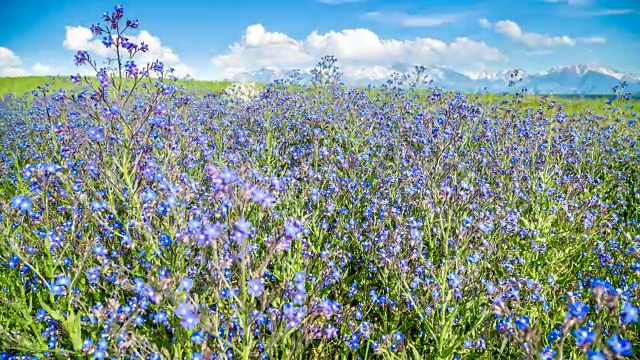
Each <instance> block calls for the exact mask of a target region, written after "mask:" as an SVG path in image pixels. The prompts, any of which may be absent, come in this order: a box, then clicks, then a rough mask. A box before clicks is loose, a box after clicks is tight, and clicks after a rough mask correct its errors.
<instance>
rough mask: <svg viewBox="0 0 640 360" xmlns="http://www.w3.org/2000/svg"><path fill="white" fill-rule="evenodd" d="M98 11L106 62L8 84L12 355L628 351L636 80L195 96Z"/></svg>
mask: <svg viewBox="0 0 640 360" xmlns="http://www.w3.org/2000/svg"><path fill="white" fill-rule="evenodd" d="M103 22H104V25H100V24H95V25H93V26H92V27H91V30H92V32H93V34H94V35H96V36H103V37H104V38H103V44H104V46H106V47H107V48H109V49H111V50H113V51H114V52H115V53H116V54H119V55H118V56H119V57H118V58H117V59H116V60H118V61H116V62H112V63H111V64H115V65H113V66H112V67H105V68H97V66H96V60H95V59H93V58H92V56H91V55H90V54H89V53H87V52H84V51H80V52H78V54H77V55H76V56H75V62H76V64H77V65H83V66H89V67H91V68H92V69H93V70H94V71H95V74H96V78H95V81H94V79H93V78H89V77H81V76H80V75H75V76H72V77H71V80H72V82H73V84H74V86H76V88H75V89H74V90H73V91H67V92H65V91H58V90H55V89H52V88H51V87H48V86H47V87H43V88H40V89H38V90H34V92H33V93H32V96H29V98H20V97H13V98H11V99H9V100H7V101H4V102H2V103H1V104H0V117H2V118H1V121H0V143H1V144H2V146H1V147H0V190H1V191H0V193H1V194H2V196H1V197H0V233H1V234H2V236H3V241H2V242H0V266H1V267H2V269H3V276H2V277H0V288H1V289H2V291H3V295H4V297H3V299H2V300H0V301H1V302H2V306H0V320H1V321H0V324H2V325H0V349H2V352H0V359H17V358H20V356H25V357H26V356H32V357H34V358H35V357H38V358H42V357H67V356H68V357H73V356H76V357H83V358H93V359H106V358H128V359H234V358H243V359H248V358H260V359H268V358H289V357H295V358H354V359H366V358H409V357H410V358H472V357H478V358H519V357H526V358H540V357H542V358H545V359H555V358H567V357H569V358H577V357H587V358H589V359H604V358H613V359H616V358H624V357H633V356H638V351H637V349H635V348H634V344H636V343H637V342H638V334H640V325H639V324H638V306H639V305H638V296H640V293H639V291H640V282H639V280H640V255H639V254H640V252H639V250H640V235H638V233H639V231H640V227H639V225H640V224H638V219H639V218H640V210H639V209H640V198H639V197H638V194H639V193H640V188H639V186H640V170H639V169H640V167H639V166H638V159H640V153H639V151H640V148H638V146H637V134H638V125H637V124H638V122H637V121H636V120H637V117H638V114H637V112H636V110H635V109H634V108H633V106H632V105H631V104H630V105H629V107H626V106H620V105H619V104H620V103H621V102H624V101H626V99H624V98H622V97H618V98H616V100H615V101H616V107H617V108H618V109H624V110H618V111H615V112H612V111H606V110H604V111H602V112H599V113H594V112H588V111H584V112H582V113H569V112H566V111H565V110H564V109H563V108H562V107H561V106H560V105H559V104H557V103H552V102H548V101H547V100H545V99H540V103H537V102H536V103H533V104H531V103H529V105H526V99H525V97H523V95H522V94H521V93H518V94H514V95H512V96H513V97H510V98H509V99H508V100H504V101H499V102H495V100H494V98H491V97H488V98H487V99H484V100H483V98H480V99H476V100H471V99H470V98H468V97H465V96H463V95H461V94H451V93H445V92H442V91H440V90H439V89H437V88H429V89H423V90H419V91H418V90H416V88H415V86H418V83H421V81H422V80H420V79H421V71H424V69H420V68H418V69H417V70H416V71H417V75H416V77H417V78H418V79H419V80H420V81H418V80H416V82H410V80H408V78H406V77H400V76H397V77H394V79H391V80H390V81H389V83H388V84H386V85H384V86H381V87H379V88H375V89H366V90H365V89H355V88H346V87H344V86H342V84H341V83H340V75H341V73H340V70H339V68H338V67H337V66H336V64H337V62H336V59H335V58H333V57H331V56H327V57H324V58H322V59H321V61H320V63H319V64H318V67H317V69H316V71H314V73H313V74H314V78H313V81H312V82H311V84H303V83H299V82H298V80H299V79H298V78H292V79H289V80H287V81H275V82H273V83H270V84H267V85H266V86H265V87H264V88H258V87H256V89H254V90H256V94H251V95H250V96H249V95H248V96H246V97H245V98H243V99H238V97H237V96H234V95H233V94H232V93H227V94H223V95H220V94H213V93H204V94H203V93H202V92H199V91H193V90H187V89H185V88H184V87H181V86H179V83H177V82H175V81H174V80H173V79H172V78H171V77H167V74H168V73H170V72H171V71H170V70H168V69H165V67H164V64H162V63H161V62H159V61H155V62H153V63H151V64H146V65H145V64H142V63H141V62H140V61H139V60H138V58H135V59H134V57H135V55H136V54H137V53H139V52H144V51H147V50H148V47H147V46H146V45H145V44H135V43H133V42H132V40H131V39H132V37H129V36H127V33H126V32H127V31H128V30H131V29H137V28H138V27H139V22H138V21H137V20H125V18H124V9H123V7H121V6H117V7H115V9H114V11H112V12H109V13H105V14H104V16H103ZM152 75H154V76H155V75H157V79H153V80H152V79H150V77H151V76H152ZM517 78H518V74H514V76H513V79H512V80H513V81H514V83H515V82H516V80H517ZM143 79H144V80H143ZM408 82H409V85H407V83H408ZM514 86H515V85H514ZM594 101H596V100H594ZM9 324H10V325H9Z"/></svg>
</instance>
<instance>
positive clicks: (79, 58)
mask: <svg viewBox="0 0 640 360" xmlns="http://www.w3.org/2000/svg"><path fill="white" fill-rule="evenodd" d="M87 61H89V53H88V52H86V51H84V50H79V51H78V52H77V53H76V55H75V62H76V66H78V65H82V64H84V63H85V62H87Z"/></svg>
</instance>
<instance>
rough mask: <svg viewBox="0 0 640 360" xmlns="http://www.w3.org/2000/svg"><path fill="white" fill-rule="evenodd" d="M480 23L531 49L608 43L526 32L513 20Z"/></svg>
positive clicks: (596, 37) (481, 21) (483, 21)
mask: <svg viewBox="0 0 640 360" xmlns="http://www.w3.org/2000/svg"><path fill="white" fill-rule="evenodd" d="M479 23H480V26H482V27H485V28H492V29H493V30H494V31H496V32H498V33H500V34H502V35H504V36H506V37H507V38H509V39H510V40H511V41H513V42H515V43H520V44H523V45H525V46H527V47H528V48H530V49H540V48H553V47H560V46H575V45H576V44H578V43H582V44H603V43H605V42H606V39H605V38H603V37H600V36H591V37H578V38H572V37H570V36H568V35H561V36H552V35H549V34H539V33H533V32H526V31H524V30H522V28H521V27H520V26H519V25H518V24H517V23H515V22H514V21H511V20H500V21H498V22H496V23H494V24H492V23H491V22H490V21H489V20H487V19H480V20H479Z"/></svg>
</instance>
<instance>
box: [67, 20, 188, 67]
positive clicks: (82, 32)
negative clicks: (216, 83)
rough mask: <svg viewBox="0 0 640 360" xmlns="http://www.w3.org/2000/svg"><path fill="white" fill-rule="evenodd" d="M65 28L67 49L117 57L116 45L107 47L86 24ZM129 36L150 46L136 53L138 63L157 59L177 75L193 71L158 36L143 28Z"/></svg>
mask: <svg viewBox="0 0 640 360" xmlns="http://www.w3.org/2000/svg"><path fill="white" fill-rule="evenodd" d="M65 30H66V31H65V38H64V41H63V42H62V45H63V46H64V47H65V49H69V50H85V51H88V52H89V53H90V54H92V55H94V56H96V55H97V56H100V57H103V58H106V57H115V55H116V52H115V49H114V47H111V48H106V47H105V46H104V45H103V44H102V37H99V38H98V37H96V36H94V35H93V33H92V32H91V29H89V28H86V27H84V26H66V27H65ZM127 37H128V38H129V40H130V41H132V42H134V43H136V44H140V43H142V42H144V43H145V44H147V45H148V46H149V51H148V52H146V53H138V54H136V57H135V58H134V59H135V61H136V63H139V64H141V65H142V64H145V63H148V62H153V61H155V60H156V59H157V60H160V61H162V62H163V63H165V65H166V66H168V67H173V68H174V69H175V74H176V75H177V76H185V75H187V74H190V73H191V69H190V68H189V67H188V66H187V65H185V64H184V63H183V62H182V61H181V60H180V57H179V56H178V55H177V54H176V53H175V52H173V50H172V49H171V48H169V47H166V46H164V45H163V44H162V42H161V41H160V38H158V37H157V36H154V35H151V34H150V33H149V32H148V31H146V30H142V31H140V32H139V33H138V34H137V35H128V36H127ZM191 75H193V74H191Z"/></svg>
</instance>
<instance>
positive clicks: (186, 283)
mask: <svg viewBox="0 0 640 360" xmlns="http://www.w3.org/2000/svg"><path fill="white" fill-rule="evenodd" d="M192 287H193V279H191V278H188V277H186V278H184V279H182V280H180V284H179V285H178V291H180V290H182V291H189V290H191V288H192Z"/></svg>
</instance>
